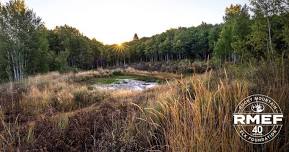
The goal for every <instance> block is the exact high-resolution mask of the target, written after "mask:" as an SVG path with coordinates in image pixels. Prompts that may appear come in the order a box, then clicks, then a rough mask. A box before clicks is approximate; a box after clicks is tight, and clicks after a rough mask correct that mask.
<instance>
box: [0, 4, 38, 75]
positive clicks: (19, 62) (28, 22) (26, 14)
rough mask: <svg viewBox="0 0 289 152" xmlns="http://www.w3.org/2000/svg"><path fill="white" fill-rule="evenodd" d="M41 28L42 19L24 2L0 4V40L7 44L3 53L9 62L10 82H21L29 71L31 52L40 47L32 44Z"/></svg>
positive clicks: (3, 48)
mask: <svg viewBox="0 0 289 152" xmlns="http://www.w3.org/2000/svg"><path fill="white" fill-rule="evenodd" d="M41 26H42V22H41V19H40V18H39V17H37V16H36V15H35V13H34V12H33V11H32V10H30V9H28V8H27V7H26V5H25V3H24V0H11V1H9V2H8V3H6V5H3V4H0V35H1V36H0V38H1V41H2V42H3V43H6V45H4V47H1V49H2V51H1V52H3V54H4V56H6V59H7V61H8V63H7V65H6V66H7V72H8V75H9V77H10V80H21V79H23V78H24V76H25V74H26V72H27V71H29V70H28V69H27V67H28V64H29V62H31V60H32V59H31V58H29V53H30V50H34V49H37V47H38V46H36V47H35V46H33V45H31V43H30V42H32V40H33V39H34V38H33V36H34V35H35V34H36V33H37V31H38V29H39V27H41ZM36 39H37V38H36ZM34 40H35V39H34ZM33 59H35V58H33Z"/></svg>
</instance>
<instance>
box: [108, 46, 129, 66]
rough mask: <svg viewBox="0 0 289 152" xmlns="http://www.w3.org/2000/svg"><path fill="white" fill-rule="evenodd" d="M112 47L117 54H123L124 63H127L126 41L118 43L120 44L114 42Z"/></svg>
mask: <svg viewBox="0 0 289 152" xmlns="http://www.w3.org/2000/svg"><path fill="white" fill-rule="evenodd" d="M112 49H113V51H115V52H116V54H118V55H119V56H121V57H122V58H123V64H124V65H125V64H126V61H125V58H126V51H127V49H128V45H127V44H125V43H118V44H114V45H112Z"/></svg>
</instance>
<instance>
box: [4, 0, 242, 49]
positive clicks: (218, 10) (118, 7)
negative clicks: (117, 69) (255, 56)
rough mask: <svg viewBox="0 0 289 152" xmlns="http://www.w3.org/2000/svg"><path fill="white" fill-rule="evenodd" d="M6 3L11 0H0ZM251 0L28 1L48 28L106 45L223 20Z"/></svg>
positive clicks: (29, 5)
mask: <svg viewBox="0 0 289 152" xmlns="http://www.w3.org/2000/svg"><path fill="white" fill-rule="evenodd" d="M0 1H2V2H7V1H8V0H0ZM245 3H248V0H26V4H27V5H28V7H29V8H31V9H33V10H34V12H36V14H37V15H38V16H40V17H41V18H42V20H43V21H44V23H45V25H46V27H48V28H49V29H53V28H54V27H55V26H60V25H64V24H67V25H70V26H73V27H75V28H77V29H79V30H80V32H81V33H83V34H84V35H86V36H88V37H90V38H96V39H97V40H98V41H101V42H103V43H104V44H114V43H122V42H125V41H130V40H132V38H133V35H134V33H137V34H138V36H139V37H148V36H152V35H155V34H159V33H161V32H164V31H166V30H168V29H170V28H178V27H190V26H197V25H199V24H201V23H202V21H204V22H206V23H212V24H216V23H221V22H222V21H223V16H224V11H225V8H226V7H227V6H229V5H230V4H245Z"/></svg>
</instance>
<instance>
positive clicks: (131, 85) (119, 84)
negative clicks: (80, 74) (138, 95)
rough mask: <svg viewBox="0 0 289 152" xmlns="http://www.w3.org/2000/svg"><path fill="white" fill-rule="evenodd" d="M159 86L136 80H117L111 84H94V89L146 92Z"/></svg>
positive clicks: (155, 83)
mask: <svg viewBox="0 0 289 152" xmlns="http://www.w3.org/2000/svg"><path fill="white" fill-rule="evenodd" d="M157 85H158V83H157V82H148V81H141V80H135V79H115V80H114V82H112V83H109V84H100V83H97V84H94V85H93V87H94V88H96V89H100V90H131V91H144V90H147V89H150V88H153V87H156V86H157Z"/></svg>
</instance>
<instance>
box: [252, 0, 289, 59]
mask: <svg viewBox="0 0 289 152" xmlns="http://www.w3.org/2000/svg"><path fill="white" fill-rule="evenodd" d="M251 5H252V6H253V7H252V10H253V12H254V13H255V18H256V19H257V18H261V20H262V18H263V17H264V18H265V19H266V24H267V33H268V36H267V39H268V44H267V45H268V47H267V50H268V53H270V54H271V55H272V54H273V53H274V52H273V51H274V49H273V45H272V33H271V32H272V29H271V19H272V16H274V15H280V14H281V13H283V12H284V11H285V10H286V6H287V5H288V2H287V3H286V1H285V0H251Z"/></svg>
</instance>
